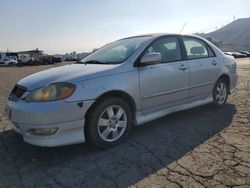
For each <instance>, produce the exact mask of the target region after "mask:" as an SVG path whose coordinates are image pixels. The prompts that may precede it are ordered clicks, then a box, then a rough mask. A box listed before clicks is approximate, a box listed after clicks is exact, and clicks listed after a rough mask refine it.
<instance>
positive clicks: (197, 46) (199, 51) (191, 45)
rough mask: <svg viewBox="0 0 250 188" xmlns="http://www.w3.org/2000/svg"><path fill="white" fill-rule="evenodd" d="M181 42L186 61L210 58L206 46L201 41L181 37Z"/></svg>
mask: <svg viewBox="0 0 250 188" xmlns="http://www.w3.org/2000/svg"><path fill="white" fill-rule="evenodd" d="M183 42H184V45H185V48H186V52H187V59H198V58H206V57H209V56H210V54H209V52H208V50H207V49H208V48H207V44H206V43H204V42H203V41H201V40H199V39H196V38H192V37H183ZM210 50H211V49H210ZM211 51H212V50H211ZM210 53H211V52H210Z"/></svg>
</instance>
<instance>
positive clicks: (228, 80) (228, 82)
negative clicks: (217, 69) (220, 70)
mask: <svg viewBox="0 0 250 188" xmlns="http://www.w3.org/2000/svg"><path fill="white" fill-rule="evenodd" d="M220 79H223V80H225V81H226V83H227V87H228V94H230V77H229V76H228V75H226V74H223V75H221V76H220V77H219V79H218V80H220Z"/></svg>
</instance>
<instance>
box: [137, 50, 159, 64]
mask: <svg viewBox="0 0 250 188" xmlns="http://www.w3.org/2000/svg"><path fill="white" fill-rule="evenodd" d="M160 62H161V54H160V53H158V52H154V53H148V54H145V55H144V56H143V57H142V58H141V61H140V63H141V64H142V65H149V64H156V63H160Z"/></svg>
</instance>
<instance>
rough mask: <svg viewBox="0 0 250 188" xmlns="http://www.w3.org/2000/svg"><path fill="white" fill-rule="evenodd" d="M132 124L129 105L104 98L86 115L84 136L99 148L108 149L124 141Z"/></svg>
mask: <svg viewBox="0 0 250 188" xmlns="http://www.w3.org/2000/svg"><path fill="white" fill-rule="evenodd" d="M131 124H132V112H131V110H130V107H129V105H128V104H127V103H126V102H125V101H123V100H122V99H120V98H117V97H113V98H106V99H105V100H102V101H101V102H99V103H98V104H97V105H96V106H95V107H94V108H93V109H92V110H91V111H90V113H89V114H88V117H87V125H86V126H87V127H86V132H85V135H86V137H87V141H90V142H91V143H92V144H94V145H95V146H97V147H99V148H109V147H112V146H114V145H116V144H118V143H120V142H121V141H122V140H123V139H125V138H126V137H127V135H128V133H129V131H130V128H131Z"/></svg>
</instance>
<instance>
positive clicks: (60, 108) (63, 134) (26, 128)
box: [8, 100, 94, 147]
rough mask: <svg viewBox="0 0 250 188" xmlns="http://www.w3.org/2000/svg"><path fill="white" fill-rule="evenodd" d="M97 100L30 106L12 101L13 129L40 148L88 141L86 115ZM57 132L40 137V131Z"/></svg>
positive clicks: (10, 108) (34, 104)
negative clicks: (85, 128) (38, 132)
mask: <svg viewBox="0 0 250 188" xmlns="http://www.w3.org/2000/svg"><path fill="white" fill-rule="evenodd" d="M93 102H94V101H93V100H91V101H82V103H83V105H82V106H81V105H78V103H79V102H70V103H67V102H64V101H56V102H47V103H26V102H24V101H19V102H13V101H8V106H9V110H10V113H9V114H10V117H9V118H10V120H11V121H12V123H13V125H12V128H13V129H14V130H15V131H16V132H18V133H20V134H21V135H22V136H23V139H24V141H25V142H28V143H30V144H33V145H37V146H47V147H53V146H61V145H68V144H75V143H83V142H84V141H85V135H84V125H85V118H84V117H85V114H86V112H87V110H88V109H89V107H90V106H91V104H92V103H93ZM47 128H51V129H55V130H56V131H55V132H53V133H51V134H37V133H36V132H35V131H34V130H37V129H47Z"/></svg>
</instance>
